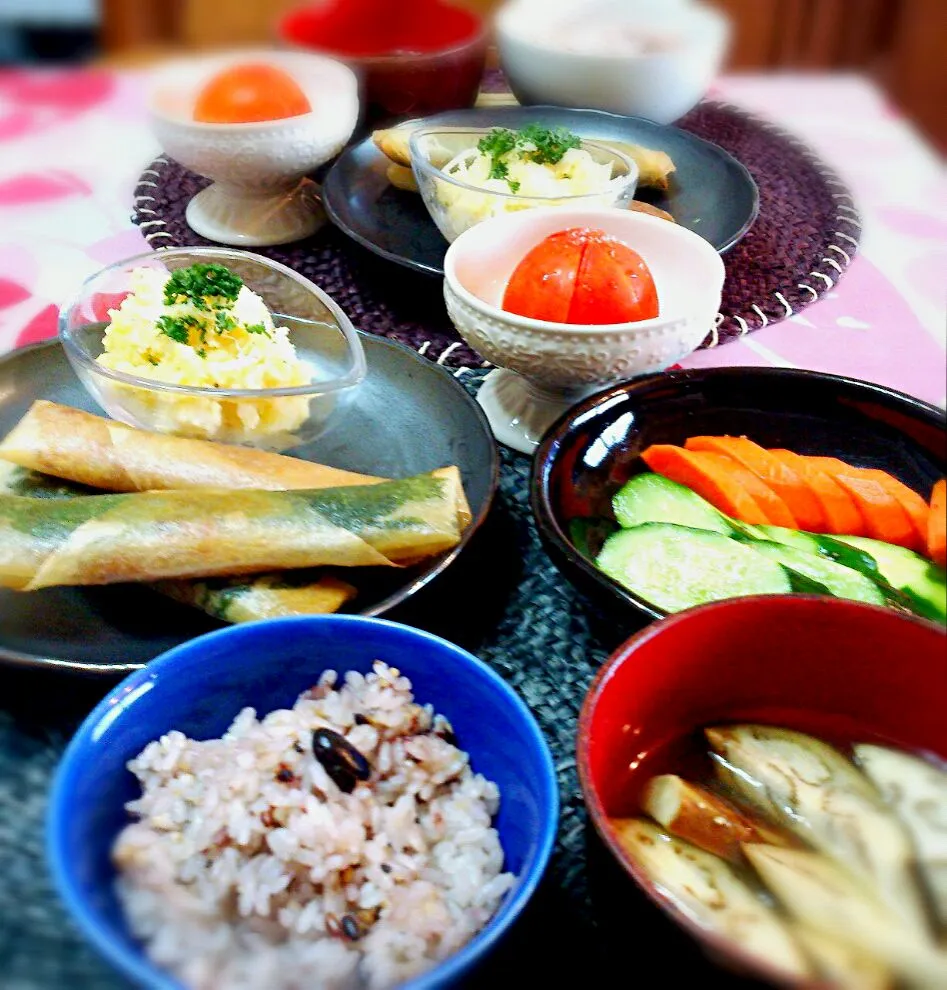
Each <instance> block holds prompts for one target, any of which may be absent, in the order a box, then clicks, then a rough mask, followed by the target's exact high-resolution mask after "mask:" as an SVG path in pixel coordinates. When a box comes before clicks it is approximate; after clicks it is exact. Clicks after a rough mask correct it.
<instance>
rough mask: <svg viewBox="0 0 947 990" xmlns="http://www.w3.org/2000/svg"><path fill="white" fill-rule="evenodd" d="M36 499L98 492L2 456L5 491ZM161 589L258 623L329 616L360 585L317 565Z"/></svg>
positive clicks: (226, 617)
mask: <svg viewBox="0 0 947 990" xmlns="http://www.w3.org/2000/svg"><path fill="white" fill-rule="evenodd" d="M3 493H5V494H8V495H23V496H29V497H31V498H56V499H59V498H79V497H82V496H86V495H93V494H96V490H95V489H92V488H87V487H86V486H85V485H77V484H74V483H72V482H68V481H61V480H60V479H58V478H53V477H51V476H50V475H46V474H38V473H36V472H35V471H29V470H27V469H26V468H21V467H20V466H19V465H17V464H12V463H10V462H9V461H0V494H3ZM151 587H153V588H154V589H155V590H156V591H160V592H161V593H162V594H165V595H167V596H168V597H170V598H173V599H175V600H176V601H179V602H182V603H183V604H185V605H191V606H193V607H194V608H198V609H200V610H201V611H203V612H206V613H207V614H208V615H212V616H213V617H214V618H216V619H221V620H222V621H224V622H253V621H254V620H257V619H272V618H276V617H278V616H286V615H324V614H327V613H329V612H337V611H338V610H339V609H340V608H342V606H343V605H345V604H347V603H348V602H350V601H352V600H353V599H354V598H355V597H356V596H357V594H358V590H357V589H356V588H354V587H353V586H352V585H351V584H349V583H348V582H346V581H342V580H340V579H339V578H338V577H335V576H334V575H330V574H324V573H322V572H320V571H319V570H318V569H316V570H312V569H310V570H301V571H283V572H278V573H275V574H259V575H254V576H251V577H248V578H217V579H213V580H208V581H170V580H169V581H158V582H155V583H154V584H152V585H151Z"/></svg>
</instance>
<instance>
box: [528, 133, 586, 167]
mask: <svg viewBox="0 0 947 990" xmlns="http://www.w3.org/2000/svg"><path fill="white" fill-rule="evenodd" d="M517 144H518V145H520V146H523V145H530V144H531V145H533V147H534V148H535V149H536V150H535V151H532V152H528V153H527V156H528V157H529V158H531V159H532V160H533V161H534V162H536V163H537V164H539V165H557V164H558V163H559V162H561V161H562V159H563V157H564V155H565V153H566V152H567V151H571V150H572V149H573V148H578V147H579V145H581V144H582V139H581V138H580V137H579V136H578V135H576V134H573V133H572V132H571V131H567V130H566V129H565V128H564V127H553V128H552V129H550V128H548V127H542V126H541V125H540V124H530V125H529V126H527V127H524V128H523V129H522V130H521V131H520V132H519V135H518V138H517Z"/></svg>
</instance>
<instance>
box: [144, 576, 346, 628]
mask: <svg viewBox="0 0 947 990" xmlns="http://www.w3.org/2000/svg"><path fill="white" fill-rule="evenodd" d="M153 587H154V588H155V589H156V590H157V591H160V592H162V593H163V594H165V595H167V596H168V597H169V598H173V599H174V600H175V601H179V602H182V603H183V604H185V605H192V606H194V607H195V608H199V609H201V611H203V612H206V613H207V614H208V615H212V616H214V618H215V619H221V620H223V621H224V622H253V621H254V620H255V619H276V618H280V617H282V616H286V615H324V614H326V613H329V612H338V611H339V609H340V608H342V606H343V605H345V604H346V603H347V602H350V601H351V600H352V599H353V598H354V597H355V596H356V594H357V593H358V592H357V590H356V589H355V588H354V587H353V586H352V585H350V584H348V582H346V581H341V580H340V579H339V578H337V577H334V576H332V575H330V574H320V573H319V572H318V571H287V572H286V573H280V574H261V575H259V576H257V577H255V578H253V579H252V580H250V581H247V580H241V579H240V578H218V579H212V580H210V581H158V582H157V583H155V584H154V585H153Z"/></svg>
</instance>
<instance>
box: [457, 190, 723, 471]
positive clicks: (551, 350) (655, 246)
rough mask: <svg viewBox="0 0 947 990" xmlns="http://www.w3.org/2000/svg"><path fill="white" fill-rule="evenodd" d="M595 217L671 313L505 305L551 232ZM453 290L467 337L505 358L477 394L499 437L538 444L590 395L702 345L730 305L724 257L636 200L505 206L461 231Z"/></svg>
mask: <svg viewBox="0 0 947 990" xmlns="http://www.w3.org/2000/svg"><path fill="white" fill-rule="evenodd" d="M570 227H592V228H594V229H598V230H604V231H605V232H606V233H607V234H611V235H612V236H614V237H617V238H619V239H620V240H622V241H624V242H625V243H626V244H628V245H629V247H631V248H633V249H634V250H636V251H637V252H638V253H639V254H640V255H641V256H642V258H644V260H645V262H646V263H647V265H648V267H649V268H650V270H651V274H652V276H653V277H654V281H655V286H656V288H657V292H658V303H659V306H660V315H659V316H657V317H656V318H655V319H652V320H641V321H639V322H636V323H613V324H607V325H601V326H585V325H578V324H569V323H550V322H546V321H545V320H533V319H529V318H528V317H523V316H517V315H515V314H512V313H507V312H505V311H504V310H503V309H501V308H500V306H501V301H502V298H503V293H504V291H505V290H506V285H507V282H508V281H509V279H510V276H511V275H512V274H513V270H514V269H515V267H516V265H517V264H518V263H519V261H520V260H521V259H522V258H523V256H524V255H525V254H526V253H527V252H528V251H529V250H530V249H531V248H533V247H534V246H535V245H536V244H538V243H539V242H540V241H542V240H543V239H544V238H545V237H548V236H549V235H550V234H552V233H555V232H556V231H558V230H566V229H568V228H570ZM444 271H445V279H444V297H445V300H446V302H447V311H448V313H449V314H450V318H451V321H452V322H453V324H454V326H455V327H456V328H457V332H458V333H459V334H460V336H461V337H463V339H464V340H465V341H466V342H467V343H468V344H469V345H470V346H471V347H472V348H473V349H474V350H475V351H477V353H478V354H480V355H481V356H482V357H484V358H486V359H487V360H488V361H490V362H491V363H492V364H495V365H497V366H498V368H499V369H502V370H498V371H494V372H491V373H490V375H488V376H487V379H486V381H485V382H484V384H483V387H482V388H481V389H480V394H479V396H478V401H479V402H480V404H481V405H482V406H483V407H484V410H485V412H486V413H487V417H488V419H489V420H490V424H491V426H492V427H493V432H494V435H495V436H496V437H497V439H498V440H500V441H502V442H503V443H505V444H507V445H508V446H511V447H514V448H515V449H517V450H521V451H523V452H525V453H529V452H531V451H532V450H533V448H534V447H535V446H536V445H537V443H538V442H539V440H540V438H541V437H542V434H543V433H544V432H545V431H546V429H548V427H549V426H551V425H552V423H553V422H554V421H555V419H557V418H558V417H559V416H560V415H561V414H562V413H563V412H565V410H566V409H567V408H568V407H569V406H571V405H572V404H573V403H575V402H577V401H578V400H579V399H581V398H584V397H585V396H586V395H588V394H590V393H591V392H595V391H597V390H598V389H600V388H603V387H604V386H606V385H609V384H611V383H613V382H616V381H621V380H623V379H626V378H633V377H634V376H636V375H641V374H646V373H648V372H653V371H660V370H662V369H664V368H666V367H668V365H671V364H674V362H676V361H679V360H680V359H681V358H682V357H685V356H686V355H687V354H690V353H691V352H692V351H693V350H695V349H696V348H697V347H698V346H699V344H700V343H701V341H702V340H703V339H704V337H705V336H706V335H707V333H708V332H709V331H710V329H711V328H712V327H713V325H714V320H715V319H716V317H717V312H718V310H719V308H720V297H721V292H722V290H723V280H724V267H723V261H722V260H721V259H720V255H719V254H718V253H717V252H716V250H714V248H713V247H712V246H711V245H710V244H709V243H708V242H707V241H705V240H704V239H703V238H702V237H699V236H698V235H697V234H694V233H692V232H691V231H689V230H686V229H685V228H684V227H680V226H678V225H677V224H674V223H671V222H670V221H668V220H662V219H659V218H657V217H652V216H648V215H646V214H642V213H634V212H630V211H628V210H569V209H562V208H552V209H536V210H529V211H524V212H521V213H513V214H509V215H507V216H502V217H495V218H493V219H491V220H485V221H484V222H483V223H480V224H478V225H477V226H476V227H472V228H471V229H470V230H468V231H466V232H465V233H463V234H461V236H460V237H459V238H458V239H457V240H456V241H454V243H453V244H452V245H451V246H450V248H449V249H448V252H447V257H446V259H445V262H444Z"/></svg>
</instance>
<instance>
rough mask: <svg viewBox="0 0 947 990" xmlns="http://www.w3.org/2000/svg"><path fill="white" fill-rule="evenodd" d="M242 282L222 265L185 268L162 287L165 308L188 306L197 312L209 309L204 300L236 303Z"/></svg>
mask: <svg viewBox="0 0 947 990" xmlns="http://www.w3.org/2000/svg"><path fill="white" fill-rule="evenodd" d="M242 288H243V280H242V279H241V278H239V276H237V275H234V273H233V272H232V271H230V269H229V268H224V266H223V265H202V264H200V263H198V264H195V265H188V267H187V268H178V269H177V271H174V272H172V273H171V277H170V278H169V279H168V281H167V282H166V283H165V286H164V301H165V304H166V305H168V306H173V305H175V304H176V303H182V302H190V303H193V304H194V305H195V306H197V307H198V309H209V308H210V307H209V306H208V304H207V301H206V300H207V298H208V297H209V298H212V299H225V300H227V301H228V302H231V303H232V302H235V301H236V299H237V296H238V295H239V294H240V290H241V289H242Z"/></svg>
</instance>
